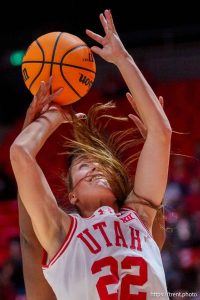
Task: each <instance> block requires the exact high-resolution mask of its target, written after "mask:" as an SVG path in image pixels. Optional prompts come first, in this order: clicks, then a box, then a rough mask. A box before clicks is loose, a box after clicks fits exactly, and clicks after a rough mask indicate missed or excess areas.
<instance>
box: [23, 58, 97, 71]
mask: <svg viewBox="0 0 200 300" xmlns="http://www.w3.org/2000/svg"><path fill="white" fill-rule="evenodd" d="M30 63H32V64H37V63H44V65H45V64H47V65H50V64H53V65H60V63H59V62H51V61H44V62H43V61H40V60H27V61H24V62H23V63H22V64H30ZM62 65H63V67H72V68H76V69H81V70H84V71H88V72H91V73H94V74H96V72H95V71H93V70H91V69H88V68H84V67H81V66H77V65H71V64H65V63H62Z"/></svg>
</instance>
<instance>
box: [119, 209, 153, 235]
mask: <svg viewBox="0 0 200 300" xmlns="http://www.w3.org/2000/svg"><path fill="white" fill-rule="evenodd" d="M121 210H122V211H123V210H124V211H129V210H132V211H133V212H134V213H135V215H136V216H137V218H138V220H139V221H140V223H141V224H142V225H143V227H144V228H145V229H146V231H147V232H148V234H149V235H150V236H151V237H152V239H154V238H153V236H152V233H151V232H150V231H149V229H148V227H147V226H146V225H145V224H144V222H143V221H142V219H141V217H140V216H139V215H138V213H137V212H136V211H135V210H134V209H133V208H132V207H128V206H123V207H122V208H121Z"/></svg>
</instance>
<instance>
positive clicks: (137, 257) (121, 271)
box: [42, 206, 169, 300]
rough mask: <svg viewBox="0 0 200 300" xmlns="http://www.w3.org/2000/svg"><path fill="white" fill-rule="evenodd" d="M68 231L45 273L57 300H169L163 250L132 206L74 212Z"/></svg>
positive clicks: (44, 264)
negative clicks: (85, 215)
mask: <svg viewBox="0 0 200 300" xmlns="http://www.w3.org/2000/svg"><path fill="white" fill-rule="evenodd" d="M71 218H72V222H71V227H70V230H69V233H68V234H67V236H66V239H65V241H64V243H63V245H62V246H61V248H60V250H59V251H58V252H57V254H56V255H55V256H54V257H53V259H51V261H50V262H48V264H47V262H45V261H44V260H43V266H42V268H43V272H44V276H45V278H46V279H47V281H48V282H49V284H50V286H51V287H52V289H53V290H54V293H55V295H56V297H57V299H58V300H131V299H135V300H136V299H137V300H153V299H155V298H156V297H158V296H159V299H169V298H168V295H167V287H166V279H165V274H164V270H163V264H162V260H161V255H160V250H159V248H158V246H157V244H156V243H155V241H154V240H153V238H152V236H151V234H150V233H149V231H148V229H147V228H146V227H145V226H144V224H143V223H142V221H141V220H140V218H139V216H138V215H137V213H136V212H135V211H133V210H132V209H130V208H123V209H122V210H121V211H120V213H115V212H114V210H113V209H112V208H110V207H108V206H103V207H101V208H99V209H98V210H96V211H95V213H94V214H93V215H92V216H91V217H89V218H83V217H81V216H79V215H71Z"/></svg>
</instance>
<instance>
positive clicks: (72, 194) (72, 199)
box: [68, 192, 78, 205]
mask: <svg viewBox="0 0 200 300" xmlns="http://www.w3.org/2000/svg"><path fill="white" fill-rule="evenodd" d="M68 197H69V202H70V203H71V204H72V205H75V204H76V201H77V200H78V199H77V197H76V195H75V194H74V192H70V193H69V195H68Z"/></svg>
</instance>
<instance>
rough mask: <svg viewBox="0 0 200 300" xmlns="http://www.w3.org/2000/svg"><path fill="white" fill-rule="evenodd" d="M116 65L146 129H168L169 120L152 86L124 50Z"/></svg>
mask: <svg viewBox="0 0 200 300" xmlns="http://www.w3.org/2000/svg"><path fill="white" fill-rule="evenodd" d="M116 66H117V67H118V69H119V71H120V73H121V74H122V76H123V78H124V80H125V82H126V84H127V86H128V88H129V90H130V92H131V94H132V96H133V97H134V100H135V102H136V105H137V108H138V111H139V113H140V116H141V118H142V120H143V122H144V124H145V126H146V128H147V131H151V130H152V131H153V132H155V131H156V132H157V131H162V130H165V129H169V130H170V124H169V121H168V119H167V117H166V115H165V113H164V111H163V109H162V107H161V105H160V103H159V101H158V99H157V97H156V95H155V93H154V92H153V90H152V88H151V87H150V85H149V84H148V82H147V81H146V79H145V78H144V76H143V74H142V73H141V71H140V70H139V68H138V67H137V65H136V64H135V62H134V60H133V58H132V57H131V56H130V55H129V54H128V53H127V52H125V53H124V55H123V56H122V57H121V58H120V59H118V61H117V63H116Z"/></svg>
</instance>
